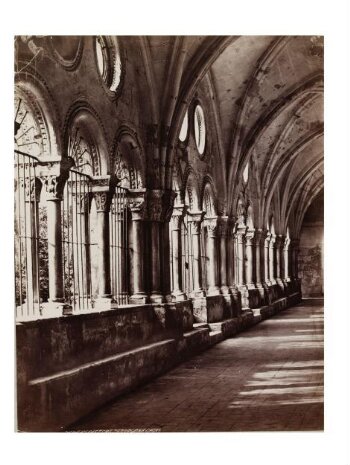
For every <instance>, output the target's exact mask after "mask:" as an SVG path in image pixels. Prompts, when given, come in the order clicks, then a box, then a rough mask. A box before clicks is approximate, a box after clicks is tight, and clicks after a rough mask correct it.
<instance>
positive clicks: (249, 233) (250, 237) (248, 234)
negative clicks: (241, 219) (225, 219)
mask: <svg viewBox="0 0 350 465" xmlns="http://www.w3.org/2000/svg"><path fill="white" fill-rule="evenodd" d="M254 236H255V229H247V230H246V233H245V240H246V244H247V245H252V242H253V239H254Z"/></svg>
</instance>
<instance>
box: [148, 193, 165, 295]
mask: <svg viewBox="0 0 350 465" xmlns="http://www.w3.org/2000/svg"><path fill="white" fill-rule="evenodd" d="M162 197H163V191H161V190H157V189H155V190H152V191H147V211H148V220H149V222H150V234H151V270H150V271H151V296H150V299H151V302H154V303H162V302H164V296H163V295H162V289H161V250H160V241H159V237H160V233H161V228H160V222H161V220H162Z"/></svg>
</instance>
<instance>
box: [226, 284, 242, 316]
mask: <svg viewBox="0 0 350 465" xmlns="http://www.w3.org/2000/svg"><path fill="white" fill-rule="evenodd" d="M229 289H230V293H231V294H232V316H233V317H236V316H238V315H240V314H241V311H242V296H241V293H240V292H239V290H238V288H237V287H236V286H230V288H229Z"/></svg>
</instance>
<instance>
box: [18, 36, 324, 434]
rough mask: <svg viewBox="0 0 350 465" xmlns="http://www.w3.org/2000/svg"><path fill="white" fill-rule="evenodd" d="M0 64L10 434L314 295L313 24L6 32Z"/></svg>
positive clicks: (316, 54)
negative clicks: (10, 131)
mask: <svg viewBox="0 0 350 465" xmlns="http://www.w3.org/2000/svg"><path fill="white" fill-rule="evenodd" d="M15 65H16V70H15V217H16V223H15V232H16V235H15V253H16V259H15V270H16V322H17V324H16V343H17V393H18V429H19V430H21V431H58V430H62V429H64V428H66V427H68V426H69V425H70V424H72V423H73V422H74V421H76V420H78V419H79V418H81V417H82V416H84V415H86V414H88V413H89V412H91V411H92V410H94V409H96V408H97V407H99V406H101V405H103V404H105V403H106V402H107V401H109V400H111V399H114V398H115V397H116V396H118V395H119V394H121V393H124V392H127V391H129V390H131V389H132V388H135V387H136V386H139V385H141V384H142V383H144V382H146V381H147V380H150V379H152V378H154V377H155V376H157V375H159V374H161V373H164V372H165V371H166V370H168V369H170V368H171V367H174V366H175V365H176V364H178V363H179V362H181V361H183V360H185V359H187V358H189V357H191V356H192V355H194V354H195V353H198V352H200V351H203V350H204V349H206V348H209V347H211V346H212V345H213V344H216V343H217V342H220V341H222V340H223V339H225V338H228V337H232V336H234V335H235V334H237V333H239V332H240V331H242V330H244V329H246V328H248V327H250V326H252V325H255V324H256V323H258V322H259V321H261V320H262V319H266V318H268V317H270V316H273V315H275V314H276V313H277V312H279V311H280V310H282V309H285V308H287V307H289V306H292V305H295V304H297V303H298V302H300V300H301V289H303V291H304V294H305V295H309V296H312V295H313V296H320V295H322V292H323V287H322V241H323V237H322V236H323V226H322V225H323V218H322V215H320V213H319V212H320V211H321V209H322V205H323V40H322V38H321V37H318V36H298V37H275V36H274V37H273V36H257V37H254V36H240V37H238V36H237V37H236V36H232V37H224V36H222V37H215V36H208V37H205V36H198V37H197V36H189V37H177V36H171V37H170V36H166V37H162V36H155V37H137V36H132V37H114V36H97V37H96V36H94V37H93V36H91V37H88V36H87V37H77V36H72V37H67V36H20V37H16V41H15ZM304 217H305V221H304ZM299 249H300V251H301V253H300V254H299ZM301 277H302V278H303V281H302V282H301V279H300V278H301Z"/></svg>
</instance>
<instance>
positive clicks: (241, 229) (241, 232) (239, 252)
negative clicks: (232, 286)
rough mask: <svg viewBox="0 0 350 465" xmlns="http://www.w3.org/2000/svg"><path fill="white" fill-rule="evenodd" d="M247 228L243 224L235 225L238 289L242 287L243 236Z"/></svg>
mask: <svg viewBox="0 0 350 465" xmlns="http://www.w3.org/2000/svg"><path fill="white" fill-rule="evenodd" d="M246 230H247V227H246V226H245V225H244V224H239V225H237V229H236V234H235V236H236V241H237V255H236V263H237V276H236V282H237V285H238V287H241V286H243V285H244V236H245V233H246Z"/></svg>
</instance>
